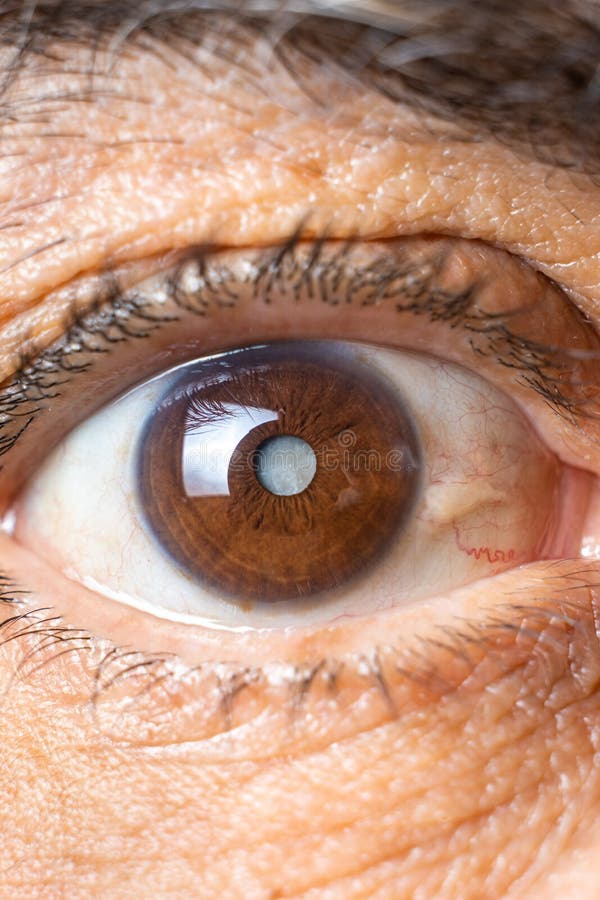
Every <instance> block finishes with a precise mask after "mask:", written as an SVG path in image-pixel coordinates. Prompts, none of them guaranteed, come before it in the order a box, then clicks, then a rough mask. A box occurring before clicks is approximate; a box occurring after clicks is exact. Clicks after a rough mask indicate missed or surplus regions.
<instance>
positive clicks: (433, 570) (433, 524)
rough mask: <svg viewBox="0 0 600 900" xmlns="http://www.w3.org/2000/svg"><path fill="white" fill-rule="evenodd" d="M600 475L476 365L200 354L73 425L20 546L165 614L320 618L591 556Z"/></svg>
mask: <svg viewBox="0 0 600 900" xmlns="http://www.w3.org/2000/svg"><path fill="white" fill-rule="evenodd" d="M588 496H589V479H588V478H587V476H585V475H583V474H582V473H580V472H578V471H577V470H575V469H573V468H571V467H569V466H567V465H563V464H562V463H561V462H560V461H559V459H558V458H557V457H556V456H555V455H554V453H552V452H551V451H550V450H549V449H548V447H547V446H546V444H545V443H544V442H543V441H542V439H541V438H540V437H538V435H537V432H536V430H535V429H534V427H533V426H532V424H531V423H530V422H529V420H528V418H527V417H526V416H525V414H524V413H523V412H521V410H520V408H519V407H518V406H517V405H516V404H515V403H514V402H513V401H512V400H511V399H510V397H509V396H507V394H505V393H504V392H503V391H502V390H500V389H499V388H498V387H496V386H494V385H492V384H491V383H490V382H489V381H488V380H486V379H484V378H483V377H480V376H479V375H477V374H475V373H474V372H473V371H470V370H467V369H466V368H464V367H462V366H460V365H457V364H454V363H448V362H442V361H441V360H439V359H436V358H433V357H430V356H427V355H424V354H418V353H414V352H408V351H400V350H388V349H382V348H380V347H375V346H370V345H366V344H359V343H341V342H334V341H295V342H290V341H288V342H275V343H271V344H265V345H260V346H254V347H248V348H245V349H241V350H236V351H234V352H229V353H223V354H220V355H216V356H210V357H205V358H202V359H195V360H193V361H191V362H188V363H186V364H184V365H180V366H178V367H177V368H174V369H171V370H169V371H167V372H165V373H163V374H161V375H160V376H158V377H156V378H153V379H152V380H149V381H146V382H145V383H143V384H141V385H140V386H139V387H137V388H135V389H134V390H132V391H130V392H129V393H127V394H126V395H124V396H123V397H122V398H121V399H119V400H117V401H116V402H114V403H112V404H110V405H109V406H107V407H105V408H103V409H101V410H100V411H99V412H97V413H96V414H94V415H93V416H91V417H90V418H89V419H88V420H87V421H85V422H84V423H83V424H81V425H80V426H78V427H77V428H76V429H75V430H73V431H72V432H71V433H70V434H69V435H68V436H67V437H66V438H65V439H64V440H63V441H62V443H61V444H60V445H59V446H58V447H57V448H56V449H55V450H54V451H53V452H52V453H51V454H50V456H49V457H48V458H47V459H46V461H45V462H44V464H43V465H42V467H41V468H40V469H39V470H38V471H37V473H36V474H35V476H34V477H33V478H32V479H31V481H30V482H29V484H28V485H27V487H26V488H25V490H24V491H23V493H22V495H21V496H20V497H19V498H18V500H17V502H16V505H15V508H14V520H15V524H14V536H15V538H16V539H17V540H18V541H19V542H21V543H23V544H25V545H27V546H28V547H29V548H31V549H32V550H33V551H34V552H36V553H37V554H39V555H40V556H41V557H42V558H44V559H46V560H47V561H48V562H50V563H51V565H53V566H54V567H57V568H59V569H60V570H61V571H63V572H67V573H75V572H76V573H77V576H76V577H77V578H78V579H80V580H81V581H83V582H84V583H85V584H87V585H94V586H95V587H96V589H98V590H99V591H100V592H101V593H102V592H104V593H105V594H106V595H107V596H111V597H119V598H126V602H129V603H131V605H133V606H137V607H139V608H141V609H144V610H146V611H150V612H152V613H154V614H155V615H158V616H161V617H164V618H167V619H172V620H175V621H180V622H193V623H199V624H201V623H202V622H205V623H206V622H210V623H213V624H216V625H220V626H223V627H225V628H227V627H238V626H240V625H245V626H248V627H278V626H282V625H288V624H290V623H299V624H312V623H313V622H315V621H324V620H333V619H337V618H339V617H340V616H345V615H352V616H356V615H358V614H362V613H369V612H372V611H373V610H375V609H381V608H387V607H392V606H402V605H407V604H409V603H413V602H417V601H422V600H424V599H427V598H429V597H432V596H434V595H437V596H439V595H440V594H445V593H447V592H449V591H451V590H453V589H455V588H458V587H462V586H465V585H468V584H469V583H471V582H473V581H475V580H477V579H480V578H483V577H486V576H489V575H493V574H496V573H499V572H501V571H505V570H507V569H510V568H512V567H514V566H517V565H519V564H524V563H528V562H533V561H537V560H541V559H548V558H562V557H565V556H570V555H578V554H579V553H580V550H581V541H582V536H583V535H584V533H587V532H586V527H587V526H586V510H587V507H588V502H587V498H588Z"/></svg>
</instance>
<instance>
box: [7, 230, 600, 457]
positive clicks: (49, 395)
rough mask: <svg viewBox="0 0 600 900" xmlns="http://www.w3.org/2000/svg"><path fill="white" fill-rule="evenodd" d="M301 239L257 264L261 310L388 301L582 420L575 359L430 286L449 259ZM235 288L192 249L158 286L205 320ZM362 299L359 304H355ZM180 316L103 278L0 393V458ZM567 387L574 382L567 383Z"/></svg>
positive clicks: (226, 305) (467, 296) (232, 297)
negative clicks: (60, 404)
mask: <svg viewBox="0 0 600 900" xmlns="http://www.w3.org/2000/svg"><path fill="white" fill-rule="evenodd" d="M299 235H300V230H298V231H297V232H296V233H295V234H294V235H292V237H291V238H290V239H289V240H288V241H287V242H286V243H285V244H283V245H281V246H280V247H277V248H275V249H270V250H266V251H263V252H262V258H259V260H258V262H257V263H256V264H255V270H254V273H253V276H252V284H251V286H252V289H253V291H254V294H255V296H256V295H260V296H261V298H262V300H263V302H264V303H265V304H267V305H270V304H271V303H272V302H273V293H274V291H275V289H280V290H284V291H285V292H286V293H287V294H288V295H290V296H291V297H292V298H293V300H294V302H295V303H300V302H302V293H303V291H304V292H306V293H307V294H308V296H309V298H311V299H313V298H314V297H315V295H316V296H317V298H318V299H319V300H320V301H321V303H323V304H325V305H327V306H345V307H347V306H349V305H351V304H353V303H355V302H358V303H360V305H361V306H377V305H379V304H381V303H383V302H386V303H390V302H391V303H394V304H395V308H396V310H397V311H398V312H399V313H405V312H409V313H412V314H413V315H415V316H423V315H426V316H428V317H429V319H430V321H432V322H444V323H446V324H447V325H448V327H449V328H451V329H456V328H458V327H461V328H463V329H465V330H467V331H468V332H470V334H471V335H472V337H471V338H470V345H471V349H472V350H473V352H474V353H475V354H478V355H481V356H494V357H495V358H496V360H497V362H498V363H499V364H500V365H502V366H504V367H506V368H512V369H514V370H516V371H518V372H520V373H521V380H522V382H523V383H525V384H527V385H529V387H531V388H532V389H533V390H535V391H536V392H537V393H538V394H539V395H540V396H541V397H542V398H543V399H544V400H545V401H546V402H547V403H548V404H549V405H550V406H552V408H553V409H554V410H555V411H556V412H557V414H559V415H560V416H562V417H563V418H565V419H567V420H568V421H569V422H570V423H572V424H574V423H575V422H576V421H577V419H578V418H581V417H583V416H585V415H587V414H588V412H587V410H586V408H585V407H586V404H587V403H588V402H589V401H590V399H591V395H589V394H588V393H587V392H584V395H583V396H580V397H578V398H576V397H574V396H568V395H567V394H566V393H565V392H564V391H563V389H562V384H561V381H562V379H563V378H564V374H565V371H566V370H567V369H568V366H569V364H570V362H571V361H573V362H576V361H577V355H576V353H575V354H571V353H569V351H568V350H566V349H564V348H557V347H549V346H545V345H543V344H539V343H537V342H535V341H532V340H530V339H528V338H524V337H523V336H521V335H517V334H513V333H512V332H511V331H510V329H509V328H508V326H507V324H506V319H508V318H509V316H508V315H506V316H501V317H498V316H494V315H489V314H486V313H482V312H480V311H477V310H476V309H474V306H475V302H476V298H477V292H478V289H479V288H480V287H481V285H479V284H477V283H475V284H473V285H471V286H470V287H469V288H468V289H467V290H464V291H462V292H461V293H458V294H451V293H448V292H445V291H443V290H440V289H439V288H436V287H435V286H434V285H433V281H434V278H435V276H436V275H437V274H439V272H440V270H441V268H442V266H443V264H444V262H445V259H446V254H445V253H440V252H437V253H435V254H433V256H432V258H431V259H429V260H428V261H427V263H426V264H424V263H423V262H419V263H418V264H417V265H415V263H414V261H411V260H408V259H406V260H402V259H401V258H399V255H398V253H397V252H396V253H395V254H394V255H392V254H387V255H386V254H381V255H380V256H378V257H377V258H376V259H375V260H374V261H373V262H372V263H371V264H370V265H369V266H366V267H364V268H362V269H351V265H350V264H351V254H352V250H353V247H354V244H353V243H352V242H347V243H344V244H341V245H340V249H339V251H338V252H337V253H336V254H335V255H334V256H332V257H331V258H330V259H327V260H324V258H323V248H324V246H325V244H326V239H325V238H322V239H321V240H316V241H315V242H314V244H313V247H312V251H311V253H310V255H308V256H307V257H300V256H299V254H298V253H297V250H298V248H299V247H300V246H302V244H303V242H302V241H301V240H300V237H299ZM190 266H191V267H192V269H193V271H194V272H195V278H196V280H197V282H198V284H199V289H197V290H195V291H194V290H192V291H189V290H187V289H186V280H187V281H189V275H190V268H189V267H190ZM350 270H351V274H350V276H349V271H350ZM540 277H542V276H540ZM238 284H239V281H237V280H236V276H235V275H234V273H233V272H232V271H231V270H229V269H227V267H226V266H219V265H218V263H215V256H214V254H212V253H211V252H210V251H207V250H205V249H195V250H192V251H190V252H188V253H186V254H185V255H184V256H183V257H182V258H181V260H180V262H179V264H178V265H177V266H176V267H175V269H174V271H173V274H172V275H170V276H169V277H167V278H166V280H165V283H164V286H163V288H162V289H163V290H164V292H165V295H166V297H167V299H168V300H170V301H172V302H173V303H174V304H175V306H176V307H177V308H178V309H180V310H181V311H182V312H187V313H191V314H194V315H197V316H199V317H203V316H206V315H207V312H208V311H209V310H210V309H213V308H215V307H216V308H217V309H231V308H232V307H234V306H235V305H236V303H237V301H238V293H237V291H236V285H238ZM365 294H366V296H365ZM359 295H360V296H361V297H362V299H360V300H357V298H358V297H359ZM565 302H568V301H565ZM177 318H178V317H177V315H175V316H172V315H171V316H169V315H164V314H163V315H161V313H160V311H159V310H157V309H156V308H153V306H152V297H150V298H148V297H147V296H145V295H144V294H142V293H139V292H138V290H136V289H133V290H131V289H123V288H122V287H121V286H120V285H119V282H118V279H117V278H116V277H115V276H114V275H107V276H106V278H105V279H104V284H103V287H102V288H100V289H99V291H98V294H97V296H96V299H95V301H94V302H93V304H92V305H91V308H88V309H87V310H86V311H85V312H84V313H83V314H82V313H81V312H80V311H75V310H71V312H70V315H69V317H68V320H67V322H66V323H65V334H64V336H63V338H62V339H61V340H60V341H59V342H57V343H56V344H55V345H53V346H52V347H50V348H48V349H46V350H43V351H42V352H41V353H40V354H39V355H38V356H37V357H36V355H35V350H34V351H32V352H31V353H30V354H29V355H28V356H27V357H25V358H24V359H23V360H22V361H21V364H20V367H19V370H18V371H17V372H16V373H15V375H13V376H12V378H11V379H10V380H9V381H8V382H5V385H4V387H2V388H0V456H2V455H4V454H6V453H7V452H9V451H10V450H11V449H12V448H13V447H14V446H15V444H16V443H17V442H18V441H19V439H20V438H21V436H22V435H23V434H24V432H25V431H26V430H27V429H28V427H29V426H30V425H31V424H32V422H33V421H34V420H35V419H36V418H37V416H38V415H39V414H40V413H41V412H42V411H43V409H44V405H45V404H46V403H47V402H48V401H51V400H52V399H54V398H56V397H57V396H59V395H60V392H61V388H62V387H63V386H64V385H65V384H67V383H68V382H70V381H71V379H72V378H74V377H76V376H77V375H80V374H83V373H84V372H87V371H88V370H89V369H91V368H92V367H93V364H94V357H95V356H96V355H97V354H104V353H107V352H110V350H111V348H112V347H113V346H114V345H116V344H119V343H123V342H125V341H130V340H145V339H148V338H149V337H150V336H151V335H152V333H153V332H154V331H155V330H156V329H158V328H160V327H161V325H164V324H166V323H168V322H173V321H174V320H176V319H177ZM582 318H583V317H582ZM588 325H589V327H590V328H591V325H590V324H589V323H588ZM569 384H570V385H571V386H573V384H572V382H571V381H569ZM575 386H577V385H575ZM583 387H585V386H583Z"/></svg>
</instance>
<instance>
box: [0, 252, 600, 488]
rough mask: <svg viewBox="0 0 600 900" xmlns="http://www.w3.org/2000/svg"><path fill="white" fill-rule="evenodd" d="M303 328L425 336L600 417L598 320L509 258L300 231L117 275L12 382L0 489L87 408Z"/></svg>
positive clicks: (406, 338)
mask: <svg viewBox="0 0 600 900" xmlns="http://www.w3.org/2000/svg"><path fill="white" fill-rule="evenodd" d="M421 322H422V324H420V323H421ZM290 336H292V337H321V338H324V337H336V338H337V337H343V338H346V339H369V340H371V341H374V342H375V343H384V344H391V345H394V346H402V345H404V346H413V345H414V341H415V340H417V339H418V342H419V344H418V345H419V347H420V348H421V349H424V350H426V351H427V350H428V351H430V352H440V353H441V354H442V355H445V356H448V355H449V356H450V358H455V359H457V361H461V362H462V361H464V362H466V363H467V364H468V363H469V359H468V358H467V357H468V355H469V354H470V356H471V361H472V363H473V364H474V365H475V366H479V365H484V366H487V367H488V370H489V371H499V370H498V365H500V366H501V367H502V368H504V369H505V370H506V375H507V376H509V377H510V378H511V379H512V380H513V382H514V383H515V384H516V385H517V386H518V385H521V386H523V388H524V389H526V390H529V391H530V392H531V391H533V392H534V393H535V394H537V395H538V396H539V397H541V398H542V400H543V401H544V402H545V403H548V404H549V405H550V406H551V408H552V409H553V410H554V411H555V412H558V413H559V414H560V415H561V417H563V418H565V420H566V421H567V422H569V423H571V424H572V425H574V426H575V425H577V423H578V422H579V421H581V420H582V419H586V420H589V421H593V420H594V419H595V417H596V416H597V414H598V409H597V407H598V403H599V401H598V397H597V391H596V388H595V380H594V378H593V373H592V369H593V367H594V364H595V360H596V359H597V358H598V357H599V356H600V341H599V339H598V336H597V333H596V331H595V329H594V327H593V325H592V324H591V323H590V322H589V321H587V320H586V319H585V317H584V316H583V315H582V314H581V313H579V311H578V310H577V309H576V308H575V307H574V306H573V305H572V304H571V303H569V301H568V300H567V299H566V298H565V297H564V296H563V295H562V294H561V292H560V291H559V290H558V289H557V288H555V287H553V286H552V285H551V284H550V283H549V282H547V281H546V280H545V279H544V278H543V277H542V276H539V275H537V274H536V273H534V272H533V271H532V270H530V269H528V268H527V267H525V266H523V265H522V264H520V263H518V262H517V261H516V260H512V259H511V257H510V256H509V255H508V254H506V253H502V252H500V251H495V250H492V249H491V248H486V247H485V246H484V245H480V244H477V243H469V242H466V241H456V240H449V239H434V238H425V239H420V238H409V239H404V240H398V241H390V242H381V243H372V244H369V243H360V242H346V243H343V244H342V243H339V242H337V243H336V242H327V241H321V242H319V241H317V242H315V243H312V244H311V243H306V242H301V241H299V240H298V238H297V235H294V236H292V238H291V239H290V241H288V243H286V244H285V245H283V246H281V247H277V248H267V249H265V250H259V251H229V252H221V253H214V252H210V251H197V252H190V253H188V254H185V255H184V257H183V258H182V259H181V261H180V262H178V263H176V264H175V265H172V266H171V267H170V268H169V269H168V270H167V271H166V272H164V273H160V272H159V273H158V274H156V275H154V276H152V277H151V278H149V279H147V280H145V281H144V282H142V283H140V284H138V285H134V286H132V287H126V286H120V285H119V284H118V282H116V281H115V279H114V278H112V277H107V279H106V282H105V286H104V290H103V291H100V293H99V295H98V296H97V299H96V302H95V304H94V308H93V309H92V310H91V311H88V312H87V313H84V314H78V315H77V316H76V318H75V319H74V321H72V322H71V324H70V325H69V327H68V328H67V331H66V333H65V335H64V336H63V338H61V339H60V340H59V341H58V342H56V343H55V344H54V345H53V346H51V347H49V348H48V349H46V350H43V351H42V352H41V353H39V355H38V356H37V357H36V358H33V359H30V360H29V361H27V360H26V361H24V364H23V365H22V367H21V370H20V371H19V372H17V373H16V374H15V375H14V376H13V377H12V378H11V379H10V380H9V381H8V382H5V384H4V385H3V386H2V387H1V388H0V454H1V455H2V456H3V457H4V461H3V465H4V468H3V471H2V472H0V494H2V496H6V494H5V492H6V490H7V485H8V484H10V489H11V490H13V491H16V490H17V489H18V486H19V485H20V484H21V483H22V482H23V480H24V479H25V478H26V477H27V475H28V474H29V473H30V472H32V471H34V469H35V465H36V461H39V460H40V459H41V458H42V456H41V453H42V451H43V452H47V450H48V449H49V448H50V446H51V445H52V443H54V442H56V441H57V440H60V438H61V437H62V436H63V435H64V433H65V430H68V429H69V428H70V427H73V425H74V424H76V422H77V421H78V420H79V418H81V416H84V415H86V414H87V413H89V412H92V411H94V409H96V408H98V405H99V404H101V403H102V402H105V401H107V400H109V399H111V398H112V397H114V396H115V395H117V394H118V393H120V392H121V391H122V390H124V389H126V388H127V387H129V386H131V385H132V384H134V383H136V381H140V380H143V378H145V377H148V376H150V375H154V374H156V373H157V371H159V370H160V368H161V365H162V367H163V368H164V367H166V364H176V363H178V362H183V361H185V359H186V358H187V359H189V358H191V357H194V356H198V355H201V354H203V353H211V352H219V351H222V350H226V349H229V348H230V347H231V346H235V344H236V343H237V344H238V345H239V344H240V343H242V344H243V343H248V342H256V341H261V340H271V339H280V338H282V337H290ZM161 359H163V360H164V363H161ZM92 385H93V386H94V388H93V390H87V389H86V386H90V387H91V386H92ZM75 386H78V387H77V388H76V387H75ZM75 389H76V390H77V393H76V395H74V394H72V393H71V392H73V391H74V390H75ZM70 396H76V397H77V404H76V405H75V403H72V402H70V401H69V397H70ZM50 408H51V413H50ZM588 432H589V433H588V438H589V440H590V441H592V440H595V438H594V434H593V433H592V432H591V431H590V430H589V429H588ZM17 444H19V447H21V448H22V451H20V453H19V464H18V465H16V464H12V463H11V462H10V459H11V458H12V455H13V454H12V450H13V448H15V447H16V445H17Z"/></svg>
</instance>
